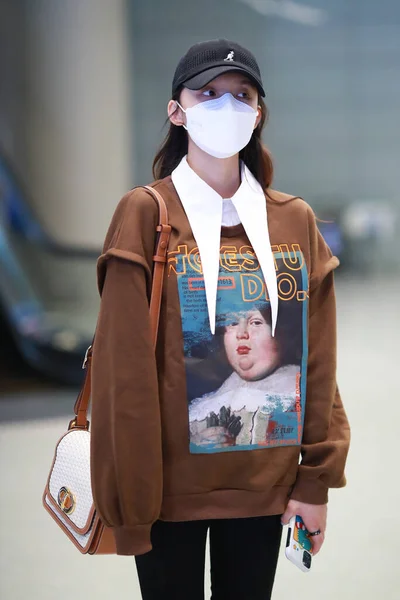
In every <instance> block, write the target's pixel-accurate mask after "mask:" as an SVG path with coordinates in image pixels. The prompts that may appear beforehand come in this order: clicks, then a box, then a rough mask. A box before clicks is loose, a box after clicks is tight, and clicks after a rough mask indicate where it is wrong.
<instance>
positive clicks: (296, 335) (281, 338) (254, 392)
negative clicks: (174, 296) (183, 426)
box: [168, 244, 308, 453]
mask: <svg viewBox="0 0 400 600" xmlns="http://www.w3.org/2000/svg"><path fill="white" fill-rule="evenodd" d="M273 251H274V260H275V268H276V274H277V282H278V295H279V315H278V323H277V327H276V333H275V336H274V337H272V335H271V311H270V303H269V300H268V293H267V290H266V286H265V282H264V278H263V275H262V271H261V268H260V265H259V263H258V260H257V258H256V256H255V254H254V251H253V250H252V248H251V247H250V246H242V247H240V248H236V247H235V246H222V247H221V249H220V272H219V279H218V292H217V305H216V329H215V335H214V336H213V335H212V334H211V331H210V325H209V318H208V310H207V300H206V294H205V288H204V279H203V274H202V267H201V261H200V255H199V252H198V248H194V249H193V250H191V251H189V250H188V248H187V246H186V245H181V246H178V248H177V250H176V251H173V252H170V253H169V257H168V263H169V273H170V274H171V273H172V272H173V273H175V274H176V277H177V282H178V291H179V300H180V307H181V315H182V330H183V340H184V357H185V369H186V382H187V393H188V413H189V437H190V441H189V443H190V452H191V453H214V452H229V451H235V450H255V449H259V448H271V447H276V446H293V445H300V444H301V439H302V431H303V420H304V409H305V397H306V368H307V307H308V276H307V268H306V264H305V261H304V257H303V254H302V252H301V250H300V247H299V246H298V245H296V244H293V245H292V246H291V247H290V248H289V246H288V245H287V244H281V245H280V246H273Z"/></svg>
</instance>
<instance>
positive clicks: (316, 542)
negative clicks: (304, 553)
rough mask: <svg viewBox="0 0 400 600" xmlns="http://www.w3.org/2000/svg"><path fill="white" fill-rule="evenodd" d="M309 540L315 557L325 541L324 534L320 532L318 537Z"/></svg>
mask: <svg viewBox="0 0 400 600" xmlns="http://www.w3.org/2000/svg"><path fill="white" fill-rule="evenodd" d="M310 539H311V543H312V547H313V549H312V551H313V555H314V556H315V555H316V554H318V552H319V551H320V550H321V547H322V544H323V543H324V541H325V534H324V533H322V532H321V533H320V534H319V535H315V536H313V537H312V538H310Z"/></svg>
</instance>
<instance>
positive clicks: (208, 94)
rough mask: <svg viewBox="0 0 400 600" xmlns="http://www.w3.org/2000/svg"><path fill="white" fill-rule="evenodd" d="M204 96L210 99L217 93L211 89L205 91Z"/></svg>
mask: <svg viewBox="0 0 400 600" xmlns="http://www.w3.org/2000/svg"><path fill="white" fill-rule="evenodd" d="M202 96H208V97H209V98H210V97H213V96H215V92H214V90H211V89H207V90H203V91H202Z"/></svg>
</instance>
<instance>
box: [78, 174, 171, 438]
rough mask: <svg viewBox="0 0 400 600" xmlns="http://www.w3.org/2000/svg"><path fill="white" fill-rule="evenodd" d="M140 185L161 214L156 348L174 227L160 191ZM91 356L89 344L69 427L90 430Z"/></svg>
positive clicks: (154, 295)
mask: <svg viewBox="0 0 400 600" xmlns="http://www.w3.org/2000/svg"><path fill="white" fill-rule="evenodd" d="M139 187H143V188H145V189H146V190H147V191H148V193H149V194H151V195H152V196H153V198H154V199H155V201H156V202H157V204H158V214H159V218H158V225H157V236H156V243H155V251H154V256H153V280H152V287H151V297H150V324H151V335H152V341H153V346H154V348H155V347H156V343H157V334H158V324H159V321H160V308H161V297H162V288H163V281H164V272H165V265H166V262H167V251H168V242H169V236H170V234H171V226H170V225H168V211H167V207H166V204H165V202H164V199H163V197H162V196H161V194H160V193H159V192H157V190H155V189H154V188H152V187H151V186H148V185H145V186H139ZM92 345H93V342H92ZM91 358H92V346H89V348H88V349H87V351H86V354H85V358H84V361H83V368H86V374H85V379H84V382H83V385H82V388H81V390H80V392H79V395H78V398H77V399H76V402H75V406H74V412H75V418H74V419H72V421H71V422H70V424H69V429H71V428H73V427H75V428H79V429H82V428H84V429H87V428H88V427H89V422H88V420H87V411H88V408H89V403H90V393H91Z"/></svg>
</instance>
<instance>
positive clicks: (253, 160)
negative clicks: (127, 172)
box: [153, 87, 274, 190]
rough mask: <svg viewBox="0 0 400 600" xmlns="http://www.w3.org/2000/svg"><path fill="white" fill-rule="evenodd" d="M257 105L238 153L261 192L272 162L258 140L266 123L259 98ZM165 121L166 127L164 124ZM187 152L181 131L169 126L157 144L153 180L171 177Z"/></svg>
mask: <svg viewBox="0 0 400 600" xmlns="http://www.w3.org/2000/svg"><path fill="white" fill-rule="evenodd" d="M181 91H182V87H180V88H179V89H178V90H177V91H176V92H175V94H174V95H173V96H172V100H179V97H180V94H181ZM258 104H259V106H260V108H261V119H260V122H259V124H258V126H257V127H256V129H255V130H254V132H253V135H252V136H251V139H250V141H249V143H248V144H247V146H246V147H245V148H243V150H241V151H240V153H239V158H240V159H241V160H243V162H244V163H245V165H246V166H247V167H248V169H249V170H250V171H251V172H252V174H253V175H254V177H255V178H256V179H257V181H258V182H259V183H260V185H261V186H262V188H263V189H264V190H267V188H269V187H270V185H271V183H272V178H273V172H274V169H273V164H272V158H271V156H270V153H269V151H268V149H267V148H266V147H265V146H264V144H263V142H262V140H261V133H262V130H263V128H264V125H265V124H266V122H267V121H268V109H267V107H266V105H265V102H264V101H263V99H262V98H261V97H260V96H259V98H258ZM168 120H169V119H167V121H166V123H168ZM187 152H188V137H187V133H186V130H185V129H184V127H180V126H177V125H174V124H173V123H171V122H170V125H169V131H168V133H167V135H166V137H165V139H164V141H163V143H162V144H161V146H160V148H159V150H158V152H157V154H156V156H155V158H154V161H153V176H154V178H155V179H163V178H164V177H168V175H171V173H172V171H173V170H174V169H175V168H176V167H177V166H178V164H179V163H180V161H181V160H182V158H183V157H184V156H185V154H187Z"/></svg>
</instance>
